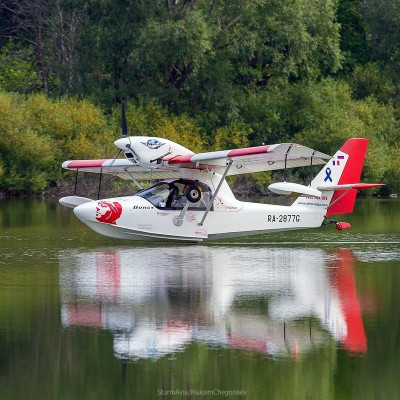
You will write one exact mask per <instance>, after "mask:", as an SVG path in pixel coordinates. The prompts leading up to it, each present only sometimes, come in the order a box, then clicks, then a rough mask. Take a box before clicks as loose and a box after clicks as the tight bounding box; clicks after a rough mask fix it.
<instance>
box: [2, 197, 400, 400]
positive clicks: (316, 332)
mask: <svg viewBox="0 0 400 400" xmlns="http://www.w3.org/2000/svg"><path fill="white" fill-rule="evenodd" d="M340 220H344V221H348V222H350V223H351V224H352V226H353V227H352V229H350V230H346V231H341V232H339V231H337V230H335V229H334V226H333V225H331V226H325V227H322V228H320V229H315V230H304V231H297V232H290V233H287V232H283V233H279V234H272V235H261V236H254V237H247V238H239V239H233V240H230V241H221V242H215V243H210V244H207V245H201V244H200V245H171V244H168V245H165V244H151V245H149V244H146V243H134V242H127V241H118V240H115V239H110V238H106V237H102V236H99V235H97V234H96V233H94V232H92V231H91V230H89V228H87V227H86V226H85V225H83V224H82V223H80V222H79V221H78V219H77V218H76V217H75V216H74V215H73V213H72V211H71V210H69V209H65V208H63V207H61V206H59V205H58V204H57V202H56V201H46V200H25V199H22V200H2V201H1V202H0V252H1V253H0V399H2V400H3V399H13V400H14V399H187V398H188V399H217V398H221V399H222V398H233V399H279V400H281V399H398V398H400V385H399V383H398V377H399V376H400V340H399V338H400V336H399V335H400V290H399V288H400V200H396V199H393V200H383V199H382V200H381V199H365V200H364V199H362V200H358V201H357V203H356V207H355V212H354V214H352V215H347V216H343V217H341V218H340Z"/></svg>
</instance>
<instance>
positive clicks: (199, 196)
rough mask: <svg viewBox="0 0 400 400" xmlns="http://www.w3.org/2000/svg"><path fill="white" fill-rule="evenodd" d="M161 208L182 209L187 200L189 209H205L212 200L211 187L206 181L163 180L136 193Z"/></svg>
mask: <svg viewBox="0 0 400 400" xmlns="http://www.w3.org/2000/svg"><path fill="white" fill-rule="evenodd" d="M136 196H140V197H143V198H144V199H146V200H148V201H149V202H150V203H151V204H153V205H154V206H155V207H157V208H160V209H170V210H181V209H182V208H183V207H184V206H185V205H186V203H187V202H189V203H190V205H189V210H191V209H192V210H205V209H206V208H207V206H208V204H209V203H210V200H211V197H212V196H211V189H210V188H209V187H208V186H207V185H205V184H204V183H201V182H198V181H192V180H188V179H176V180H171V181H162V182H159V183H157V184H155V185H154V186H151V187H150V188H148V189H144V190H142V191H140V192H138V193H137V194H136Z"/></svg>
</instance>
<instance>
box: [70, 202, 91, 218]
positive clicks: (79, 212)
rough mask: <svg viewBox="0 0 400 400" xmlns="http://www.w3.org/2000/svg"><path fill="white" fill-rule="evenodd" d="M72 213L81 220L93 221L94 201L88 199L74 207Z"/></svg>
mask: <svg viewBox="0 0 400 400" xmlns="http://www.w3.org/2000/svg"><path fill="white" fill-rule="evenodd" d="M74 214H75V215H76V216H77V217H78V218H79V219H80V220H81V221H82V222H86V221H95V217H96V202H95V201H90V202H88V203H85V204H81V205H79V206H77V207H75V208H74Z"/></svg>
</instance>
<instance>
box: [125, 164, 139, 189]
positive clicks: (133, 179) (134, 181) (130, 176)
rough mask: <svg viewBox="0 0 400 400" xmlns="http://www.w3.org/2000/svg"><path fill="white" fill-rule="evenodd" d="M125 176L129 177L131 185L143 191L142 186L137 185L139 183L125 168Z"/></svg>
mask: <svg viewBox="0 0 400 400" xmlns="http://www.w3.org/2000/svg"><path fill="white" fill-rule="evenodd" d="M125 172H126V174H127V175H128V176H129V178H131V179H132V181H133V183H134V184H135V185H136V186H137V187H138V188H139V189H140V190H142V189H143V186H142V185H140V184H139V182H138V181H137V180H136V179H135V178H134V177H133V176H132V174H131V173H130V172H129V171H128V170H127V169H126V168H125Z"/></svg>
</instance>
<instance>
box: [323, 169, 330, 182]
mask: <svg viewBox="0 0 400 400" xmlns="http://www.w3.org/2000/svg"><path fill="white" fill-rule="evenodd" d="M325 173H326V176H325V179H324V182H326V181H328V180H329V181H330V182H332V178H331V173H332V170H331V169H330V168H327V169H326V170H325Z"/></svg>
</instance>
